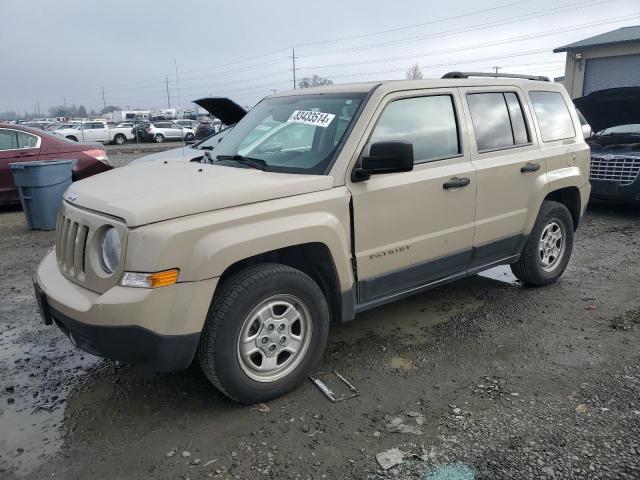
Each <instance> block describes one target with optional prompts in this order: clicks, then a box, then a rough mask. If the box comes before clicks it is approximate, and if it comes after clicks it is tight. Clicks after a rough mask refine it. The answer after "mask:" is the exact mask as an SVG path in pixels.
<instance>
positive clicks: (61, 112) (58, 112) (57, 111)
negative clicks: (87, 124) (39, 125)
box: [49, 105, 69, 117]
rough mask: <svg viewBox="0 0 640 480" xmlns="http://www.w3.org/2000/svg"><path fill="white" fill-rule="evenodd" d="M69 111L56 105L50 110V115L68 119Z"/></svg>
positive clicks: (62, 106)
mask: <svg viewBox="0 0 640 480" xmlns="http://www.w3.org/2000/svg"><path fill="white" fill-rule="evenodd" d="M68 111H69V110H68V109H67V107H65V106H64V105H56V106H55V107H51V108H50V109H49V115H51V116H52V117H66V116H68Z"/></svg>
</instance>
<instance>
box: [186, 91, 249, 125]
mask: <svg viewBox="0 0 640 480" xmlns="http://www.w3.org/2000/svg"><path fill="white" fill-rule="evenodd" d="M193 103H195V104H196V105H198V106H200V107H202V108H204V109H205V110H206V111H207V112H209V113H210V114H211V115H213V116H214V117H216V118H219V119H220V121H221V122H222V123H224V124H225V125H232V124H234V123H238V122H239V121H240V120H242V118H243V117H244V116H245V115H246V114H247V111H246V110H245V109H244V108H242V107H241V106H240V105H238V104H237V103H236V102H234V101H233V100H231V99H229V98H226V97H207V98H201V99H200V100H194V101H193Z"/></svg>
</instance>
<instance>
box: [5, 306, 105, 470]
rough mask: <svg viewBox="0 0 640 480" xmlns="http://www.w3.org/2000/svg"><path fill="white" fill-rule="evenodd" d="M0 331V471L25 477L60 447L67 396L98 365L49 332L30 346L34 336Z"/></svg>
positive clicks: (22, 330)
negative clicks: (44, 340)
mask: <svg viewBox="0 0 640 480" xmlns="http://www.w3.org/2000/svg"><path fill="white" fill-rule="evenodd" d="M25 296H26V295H25ZM23 319H24V317H23ZM29 320H31V319H29ZM2 327H4V328H3V329H2V330H0V371H1V372H2V378H1V380H0V432H2V433H1V434H0V466H1V467H2V468H6V469H8V470H9V471H12V472H15V473H16V474H18V475H27V474H28V473H29V472H30V471H31V470H33V469H35V468H37V467H38V466H39V465H41V464H42V463H44V462H45V461H46V459H47V458H49V457H51V456H53V455H54V454H56V453H57V452H58V450H59V449H60V447H61V446H62V431H61V427H62V424H63V421H64V415H65V405H66V404H65V400H66V395H67V394H68V392H69V391H70V390H71V387H72V384H75V383H76V381H77V378H78V372H82V371H83V370H84V369H85V368H88V367H89V366H91V365H92V364H94V363H95V362H96V361H97V360H96V359H94V358H93V357H90V356H86V357H85V356H84V355H82V354H81V353H79V352H76V351H75V349H74V348H73V346H71V344H70V342H69V341H68V340H67V339H66V337H64V336H63V335H62V334H61V333H60V332H58V331H57V330H54V329H53V328H50V329H48V330H47V332H46V333H45V334H44V335H42V334H40V335H39V337H40V338H43V337H44V338H46V337H47V336H50V339H51V340H50V341H49V342H47V343H46V344H35V343H33V342H30V341H29V337H31V336H33V337H38V335H36V332H35V331H33V330H31V329H20V330H18V329H15V328H13V329H12V328H7V327H5V326H4V325H3V326H2ZM25 337H26V338H25ZM74 380H75V381H74ZM38 407H40V408H38Z"/></svg>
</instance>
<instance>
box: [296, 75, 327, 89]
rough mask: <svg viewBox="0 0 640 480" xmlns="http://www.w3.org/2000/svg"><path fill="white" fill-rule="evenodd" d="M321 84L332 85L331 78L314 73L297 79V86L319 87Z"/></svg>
mask: <svg viewBox="0 0 640 480" xmlns="http://www.w3.org/2000/svg"><path fill="white" fill-rule="evenodd" d="M323 85H333V80H330V79H328V78H326V77H320V76H319V75H314V76H313V77H304V78H302V79H300V80H299V81H298V88H309V87H321V86H323Z"/></svg>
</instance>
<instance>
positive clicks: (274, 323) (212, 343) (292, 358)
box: [198, 264, 329, 403]
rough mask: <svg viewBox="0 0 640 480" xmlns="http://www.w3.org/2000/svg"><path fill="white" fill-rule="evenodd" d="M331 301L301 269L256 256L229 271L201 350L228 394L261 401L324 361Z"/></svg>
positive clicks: (206, 365)
mask: <svg viewBox="0 0 640 480" xmlns="http://www.w3.org/2000/svg"><path fill="white" fill-rule="evenodd" d="M328 331H329V309H328V306H327V302H326V299H325V297H324V295H323V293H322V291H321V290H320V287H318V285H317V284H316V283H315V282H314V281H313V280H312V279H311V278H310V277H309V276H307V275H306V274H305V273H303V272H301V271H300V270H296V269H294V268H291V267H288V266H286V265H279V264H259V265H255V266H253V267H249V268H247V269H245V270H242V271H240V272H238V273H236V274H235V275H233V276H232V277H231V278H229V279H228V280H227V281H226V282H225V283H224V284H223V285H222V286H221V288H220V289H219V291H218V292H217V293H216V295H215V297H214V299H213V302H212V305H211V308H210V309H209V313H208V316H207V320H206V323H205V327H204V330H203V332H202V337H201V339H200V344H199V347H198V358H199V361H200V365H201V367H202V370H203V371H204V373H205V375H206V376H207V378H208V379H209V380H210V381H211V382H212V383H213V384H214V385H215V386H216V387H217V388H218V389H219V390H220V391H221V392H223V393H224V394H225V395H227V396H228V397H230V398H232V399H234V400H236V401H239V402H242V403H256V402H263V401H266V400H269V399H271V398H274V397H277V396H280V395H282V394H284V393H287V392H289V391H290V390H292V389H293V388H295V387H296V386H297V385H298V384H299V383H300V382H301V381H302V380H304V379H305V378H306V376H307V375H308V374H309V373H310V371H311V370H312V369H313V368H315V366H316V365H317V364H318V362H319V361H320V358H321V356H322V352H323V351H324V348H325V346H326V342H327V335H328Z"/></svg>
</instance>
